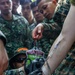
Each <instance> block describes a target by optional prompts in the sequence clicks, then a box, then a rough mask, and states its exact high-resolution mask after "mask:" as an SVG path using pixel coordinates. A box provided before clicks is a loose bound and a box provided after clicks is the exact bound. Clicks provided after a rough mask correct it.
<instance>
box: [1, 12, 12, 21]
mask: <svg viewBox="0 0 75 75" xmlns="http://www.w3.org/2000/svg"><path fill="white" fill-rule="evenodd" d="M1 16H2V17H3V18H4V19H5V20H11V19H12V13H10V14H8V15H4V14H1Z"/></svg>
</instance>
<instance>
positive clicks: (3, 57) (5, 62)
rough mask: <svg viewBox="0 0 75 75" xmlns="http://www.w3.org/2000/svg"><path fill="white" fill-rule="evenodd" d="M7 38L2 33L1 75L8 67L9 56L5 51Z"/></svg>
mask: <svg viewBox="0 0 75 75" xmlns="http://www.w3.org/2000/svg"><path fill="white" fill-rule="evenodd" d="M5 45H6V37H5V36H4V34H3V33H2V32H1V31H0V75H2V74H3V72H4V71H5V70H6V69H7V66H8V56H7V52H6V49H5Z"/></svg>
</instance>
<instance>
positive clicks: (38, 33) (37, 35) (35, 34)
mask: <svg viewBox="0 0 75 75" xmlns="http://www.w3.org/2000/svg"><path fill="white" fill-rule="evenodd" d="M42 33H43V25H42V24H41V23H40V24H38V25H37V26H36V27H35V28H34V29H33V31H32V38H33V39H35V40H38V39H41V38H42Z"/></svg>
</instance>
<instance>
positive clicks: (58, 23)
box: [43, 0, 70, 40]
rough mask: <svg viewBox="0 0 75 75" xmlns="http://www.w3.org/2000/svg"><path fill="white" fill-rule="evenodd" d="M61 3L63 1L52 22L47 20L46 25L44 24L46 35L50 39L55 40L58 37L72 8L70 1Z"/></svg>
mask: <svg viewBox="0 0 75 75" xmlns="http://www.w3.org/2000/svg"><path fill="white" fill-rule="evenodd" d="M61 1H62V2H61V3H58V6H57V8H56V10H55V13H54V16H53V18H52V19H50V20H48V19H46V20H45V23H43V25H44V35H45V36H46V37H47V38H49V39H53V40H55V39H56V37H57V36H58V35H59V33H60V32H61V29H62V26H63V23H64V20H65V18H66V16H67V14H68V11H69V8H70V2H69V0H61ZM64 1H65V2H64Z"/></svg>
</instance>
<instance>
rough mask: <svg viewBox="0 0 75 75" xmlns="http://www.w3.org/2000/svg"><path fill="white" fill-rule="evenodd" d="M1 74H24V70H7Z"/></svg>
mask: <svg viewBox="0 0 75 75" xmlns="http://www.w3.org/2000/svg"><path fill="white" fill-rule="evenodd" d="M3 75H25V72H24V71H19V70H18V69H12V70H7V71H5V72H4V74H3Z"/></svg>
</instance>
